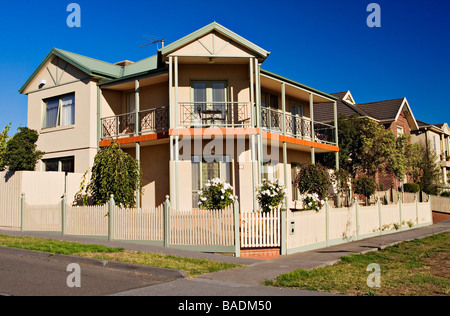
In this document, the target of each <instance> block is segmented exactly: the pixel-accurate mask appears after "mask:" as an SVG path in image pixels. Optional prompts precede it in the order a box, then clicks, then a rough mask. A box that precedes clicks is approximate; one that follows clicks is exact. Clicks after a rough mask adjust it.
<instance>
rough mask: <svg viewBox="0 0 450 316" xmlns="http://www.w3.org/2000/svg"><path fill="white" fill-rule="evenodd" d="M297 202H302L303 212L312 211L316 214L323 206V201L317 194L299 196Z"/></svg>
mask: <svg viewBox="0 0 450 316" xmlns="http://www.w3.org/2000/svg"><path fill="white" fill-rule="evenodd" d="M299 200H301V201H302V202H303V208H302V209H303V210H313V211H316V212H318V211H320V209H321V208H322V207H323V206H324V205H325V201H324V200H321V199H320V198H319V195H318V194H317V193H306V194H301V195H300V196H299Z"/></svg>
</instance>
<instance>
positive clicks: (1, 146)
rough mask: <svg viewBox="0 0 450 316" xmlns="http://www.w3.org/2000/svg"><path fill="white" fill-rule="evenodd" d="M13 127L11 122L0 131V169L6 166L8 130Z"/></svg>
mask: <svg viewBox="0 0 450 316" xmlns="http://www.w3.org/2000/svg"><path fill="white" fill-rule="evenodd" d="M10 128H11V123H10V124H9V125H7V126H6V127H5V129H4V130H3V131H2V132H1V133H0V171H3V170H5V168H6V160H5V159H6V157H5V155H6V145H7V143H8V132H9V130H10Z"/></svg>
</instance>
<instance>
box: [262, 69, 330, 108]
mask: <svg viewBox="0 0 450 316" xmlns="http://www.w3.org/2000/svg"><path fill="white" fill-rule="evenodd" d="M261 73H262V74H265V75H267V76H270V77H274V78H276V79H278V80H281V81H285V82H287V83H290V84H292V85H294V86H298V87H300V88H302V89H305V90H309V91H311V92H314V93H316V94H318V95H320V96H322V97H325V98H327V99H330V101H337V100H339V98H337V97H335V96H333V95H331V94H328V93H326V92H323V91H320V90H317V89H314V88H311V87H309V86H307V85H304V84H303V83H300V82H297V81H294V80H291V79H288V78H286V77H283V76H280V75H277V74H275V73H273V72H270V71H268V70H264V69H261Z"/></svg>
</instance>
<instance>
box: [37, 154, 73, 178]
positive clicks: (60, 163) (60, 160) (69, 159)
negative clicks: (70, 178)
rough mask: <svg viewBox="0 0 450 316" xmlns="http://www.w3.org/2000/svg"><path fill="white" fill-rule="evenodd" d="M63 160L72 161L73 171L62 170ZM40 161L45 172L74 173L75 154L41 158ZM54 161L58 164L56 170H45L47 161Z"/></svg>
mask: <svg viewBox="0 0 450 316" xmlns="http://www.w3.org/2000/svg"><path fill="white" fill-rule="evenodd" d="M64 161H72V164H73V171H64V170H63V162H64ZM42 162H43V164H44V171H45V172H65V173H66V175H67V174H68V173H75V156H68V157H58V158H49V159H42ZM55 162H56V163H57V165H58V170H47V164H48V163H55Z"/></svg>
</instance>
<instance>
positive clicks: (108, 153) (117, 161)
mask: <svg viewBox="0 0 450 316" xmlns="http://www.w3.org/2000/svg"><path fill="white" fill-rule="evenodd" d="M141 176H142V171H141V169H140V167H139V164H138V162H137V161H136V159H134V158H133V157H131V156H130V155H128V154H127V153H125V152H124V151H122V150H121V149H120V147H119V145H118V144H117V143H112V144H111V145H110V146H108V147H105V148H101V149H100V150H99V151H98V153H97V155H96V156H95V158H94V166H93V167H92V175H91V181H90V182H89V184H88V185H87V186H86V196H88V195H92V198H93V200H94V204H95V205H103V204H106V203H107V202H108V201H109V200H110V196H111V194H113V195H114V201H115V203H116V205H117V206H123V207H126V208H132V207H135V206H136V191H137V190H141V193H142V189H141V188H140V186H139V184H140V179H141ZM83 182H84V180H83ZM83 187H84V184H83V183H82V188H83Z"/></svg>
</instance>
